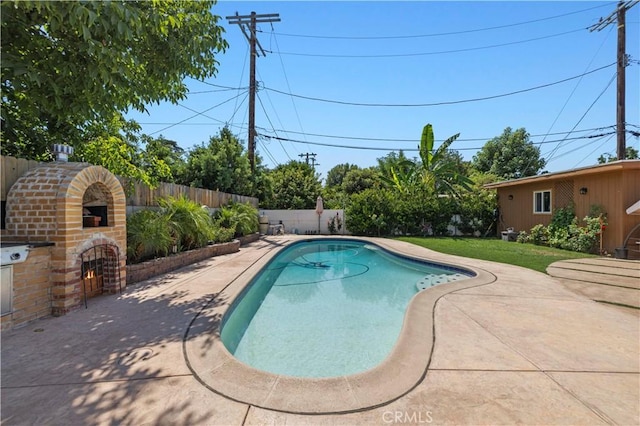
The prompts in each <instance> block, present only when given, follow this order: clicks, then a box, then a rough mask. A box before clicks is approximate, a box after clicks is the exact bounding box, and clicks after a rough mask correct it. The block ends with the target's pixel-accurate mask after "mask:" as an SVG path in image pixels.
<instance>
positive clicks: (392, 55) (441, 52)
mask: <svg viewBox="0 0 640 426" xmlns="http://www.w3.org/2000/svg"><path fill="white" fill-rule="evenodd" d="M586 29H587V28H584V27H583V28H576V29H574V30H570V31H564V32H561V33H556V34H551V35H546V36H541V37H534V38H530V39H526V40H518V41H511V42H507V43H498V44H491V45H487V46H477V47H466V48H463V49H452V50H439V51H435V52H418V53H389V54H376V55H339V54H329V53H304V52H281V51H280V50H278V51H273V50H265V52H269V53H274V54H276V53H277V54H278V55H289V56H305V57H316V58H350V59H359V58H367V59H373V58H401V57H413V56H432V55H444V54H450V53H463V52H472V51H476V50H486V49H495V48H497V47H505V46H513V45H516V44H523V43H530V42H533V41H539V40H546V39H549V38H554V37H561V36H565V35H568V34H573V33H577V32H580V31H585V30H586Z"/></svg>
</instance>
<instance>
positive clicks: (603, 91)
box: [544, 72, 618, 163]
mask: <svg viewBox="0 0 640 426" xmlns="http://www.w3.org/2000/svg"><path fill="white" fill-rule="evenodd" d="M617 75H618V73H617V72H615V73H613V76H612V77H611V79H610V80H609V82H608V83H607V85H606V86H605V88H604V89H603V90H602V91H601V92H600V94H599V95H598V96H597V97H596V99H595V100H594V101H593V102H592V103H591V105H589V108H587V110H586V111H585V112H584V114H582V117H580V119H579V120H578V122H577V123H576V124H575V126H573V128H574V129H575V128H576V127H578V125H579V124H580V123H581V122H582V120H583V119H584V118H585V117H586V116H587V114H588V113H589V111H591V108H593V106H594V105H595V104H596V103H597V102H598V100H600V98H601V97H602V95H604V93H605V92H606V91H607V89H608V88H609V87H610V86H611V83H613V81H614V80H615V79H616V76H617ZM565 139H566V138H565ZM562 144H563V142H562V141H561V142H560V143H558V146H557V147H555V149H554V150H552V151H551V152H550V153H549V155H545V156H544V158H546V159H547V163H548V162H550V161H551V160H552V159H553V156H554V155H555V153H556V152H558V149H560V147H561V146H562Z"/></svg>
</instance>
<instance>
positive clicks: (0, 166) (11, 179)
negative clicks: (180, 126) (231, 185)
mask: <svg viewBox="0 0 640 426" xmlns="http://www.w3.org/2000/svg"><path fill="white" fill-rule="evenodd" d="M41 164H45V163H40V162H38V161H34V160H24V159H21V158H13V157H5V156H0V185H1V187H0V197H1V200H2V201H6V200H7V193H8V192H9V189H11V186H12V185H13V184H14V183H15V182H16V181H17V180H18V179H19V178H20V176H22V175H23V174H25V173H26V172H27V171H29V170H31V169H34V168H36V167H38V166H39V165H41ZM118 180H120V183H121V184H122V186H123V187H124V188H125V190H127V191H126V192H127V194H128V195H127V206H131V207H153V206H157V205H158V199H159V198H163V197H180V196H183V195H184V196H185V197H187V198H188V199H190V200H192V201H195V202H196V203H198V204H200V205H205V206H208V207H212V208H217V207H220V206H223V205H225V204H228V203H229V202H230V201H234V202H238V203H251V204H252V205H253V206H254V207H258V199H257V198H254V197H247V196H244V195H236V194H228V193H226V192H220V191H212V190H209V189H202V188H193V187H190V186H184V185H176V184H174V183H161V184H159V185H158V187H157V188H155V189H151V188H149V187H148V186H146V185H145V184H142V183H135V182H130V181H129V180H127V179H125V178H121V177H118Z"/></svg>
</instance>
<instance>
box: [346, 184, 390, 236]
mask: <svg viewBox="0 0 640 426" xmlns="http://www.w3.org/2000/svg"><path fill="white" fill-rule="evenodd" d="M394 195H395V194H394V193H393V192H391V191H389V190H387V189H381V190H376V189H366V190H364V191H362V192H360V193H358V194H353V196H352V197H351V203H350V204H349V206H347V209H346V212H345V216H346V218H347V219H346V226H347V228H348V229H349V230H350V231H351V232H353V233H354V234H356V235H374V236H381V235H390V234H391V232H392V230H394V229H395V228H396V222H397V212H398V210H397V204H398V199H397V198H396V197H395V196H394Z"/></svg>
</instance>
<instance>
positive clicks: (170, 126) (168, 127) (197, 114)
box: [149, 95, 240, 136]
mask: <svg viewBox="0 0 640 426" xmlns="http://www.w3.org/2000/svg"><path fill="white" fill-rule="evenodd" d="M238 96H240V95H235V96H233V97H232V98H229V99H227V100H226V101H222V102H220V103H219V104H216V105H214V106H212V107H211V108H207V109H205V110H204V111H200V112H198V111H195V112H196V114H195V115H192V116H191V117H187V118H185V119H184V120H181V121H179V122H177V123H175V124H171V125H169V126H167V127H164V128H162V129H160V130H156V131H155V132H151V133H149V136H152V135H155V134H156V133H160V132H163V131H165V130H167V129H170V128H172V127H174V126H177V125H178V124H180V123H184V122H185V121H189V120H191V119H192V118H195V117H197V116H199V115H202V116H205V115H204V113H205V112H208V111H211V110H212V109H214V108H217V107H219V106H221V105H224V104H226V103H227V102H230V101H232V100H234V99H235V98H237V97H238ZM178 105H180V106H182V107H184V108H187V109H190V108H188V107H185V106H184V105H182V104H178ZM191 111H194V110H191ZM207 118H209V117H207Z"/></svg>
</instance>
